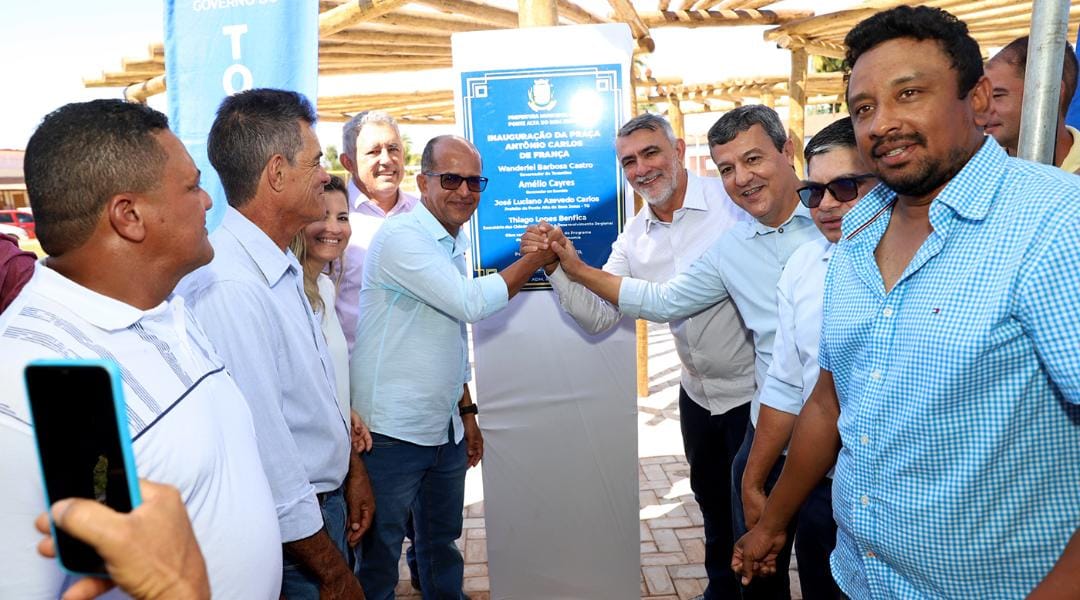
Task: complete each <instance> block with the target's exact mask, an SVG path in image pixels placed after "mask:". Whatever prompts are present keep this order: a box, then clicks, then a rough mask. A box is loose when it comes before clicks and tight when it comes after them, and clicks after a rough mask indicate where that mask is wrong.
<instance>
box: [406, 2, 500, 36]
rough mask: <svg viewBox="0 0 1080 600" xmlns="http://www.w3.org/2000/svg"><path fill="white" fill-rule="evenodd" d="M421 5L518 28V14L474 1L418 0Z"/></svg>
mask: <svg viewBox="0 0 1080 600" xmlns="http://www.w3.org/2000/svg"><path fill="white" fill-rule="evenodd" d="M416 1H417V2H419V3H420V4H424V5H426V6H430V7H431V8H434V9H437V10H440V11H443V12H446V13H449V14H457V15H468V16H470V17H474V18H476V19H477V20H479V21H485V22H487V23H492V24H496V25H499V26H501V27H505V28H507V29H510V28H514V27H517V26H518V14H517V12H515V11H512V10H506V9H505V8H499V7H496V6H491V5H490V4H481V3H479V2H473V0H416Z"/></svg>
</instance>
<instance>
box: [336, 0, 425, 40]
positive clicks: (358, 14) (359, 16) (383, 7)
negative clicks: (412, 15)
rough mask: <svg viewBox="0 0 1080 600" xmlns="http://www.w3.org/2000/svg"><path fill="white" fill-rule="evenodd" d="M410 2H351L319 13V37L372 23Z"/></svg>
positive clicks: (363, 0) (353, 0)
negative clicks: (367, 22)
mask: <svg viewBox="0 0 1080 600" xmlns="http://www.w3.org/2000/svg"><path fill="white" fill-rule="evenodd" d="M408 2H409V0H350V1H349V2H346V3H345V4H341V5H338V6H335V7H334V8H331V9H330V10H327V11H324V12H320V13H319V37H320V38H323V37H326V36H328V35H332V34H334V33H337V32H339V31H341V30H342V29H348V28H349V27H352V26H353V25H356V24H357V23H363V22H364V21H371V20H372V19H376V18H378V17H381V16H383V15H385V14H387V13H389V12H391V11H394V10H397V9H398V8H401V7H402V6H404V5H405V4H408Z"/></svg>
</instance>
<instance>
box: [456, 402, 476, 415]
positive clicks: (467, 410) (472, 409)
mask: <svg viewBox="0 0 1080 600" xmlns="http://www.w3.org/2000/svg"><path fill="white" fill-rule="evenodd" d="M458 414H460V415H461V416H463V417H464V416H465V415H476V414H480V409H479V408H477V406H476V404H466V405H465V406H459V407H458Z"/></svg>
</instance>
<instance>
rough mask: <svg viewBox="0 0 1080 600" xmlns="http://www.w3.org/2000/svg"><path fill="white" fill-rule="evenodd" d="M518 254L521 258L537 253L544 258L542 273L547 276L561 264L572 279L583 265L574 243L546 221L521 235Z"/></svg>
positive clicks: (531, 227) (527, 229) (529, 227)
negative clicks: (545, 273) (544, 272)
mask: <svg viewBox="0 0 1080 600" xmlns="http://www.w3.org/2000/svg"><path fill="white" fill-rule="evenodd" d="M520 252H521V255H522V256H525V255H526V254H531V253H534V252H539V253H541V254H542V255H543V256H544V271H546V272H547V274H548V275H550V274H552V273H553V272H555V268H556V267H558V266H559V264H560V263H561V264H562V268H563V271H565V272H566V274H567V275H568V276H569V277H570V278H571V279H573V278H574V274H575V273H577V272H578V269H579V268H580V267H582V266H584V265H585V263H583V262H582V261H581V258H580V257H579V256H578V253H577V249H576V248H574V243H573V242H571V241H570V240H569V239H568V238H567V237H566V234H564V233H563V230H562V229H561V228H559V227H556V226H554V225H552V224H550V223H548V222H547V221H540V222H539V223H536V224H533V225H529V226H528V227H526V228H525V233H523V234H521V246H520Z"/></svg>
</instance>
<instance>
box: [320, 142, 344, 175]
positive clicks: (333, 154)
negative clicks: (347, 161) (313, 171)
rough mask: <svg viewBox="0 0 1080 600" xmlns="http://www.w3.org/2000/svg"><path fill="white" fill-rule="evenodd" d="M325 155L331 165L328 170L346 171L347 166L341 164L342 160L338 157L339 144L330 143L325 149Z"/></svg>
mask: <svg viewBox="0 0 1080 600" xmlns="http://www.w3.org/2000/svg"><path fill="white" fill-rule="evenodd" d="M323 156H324V157H325V158H326V162H327V164H328V165H330V168H329V169H327V170H328V171H344V170H345V167H343V166H341V161H340V160H339V158H338V149H337V146H335V145H333V144H330V145H329V146H327V147H326V148H325V149H324V150H323Z"/></svg>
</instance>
